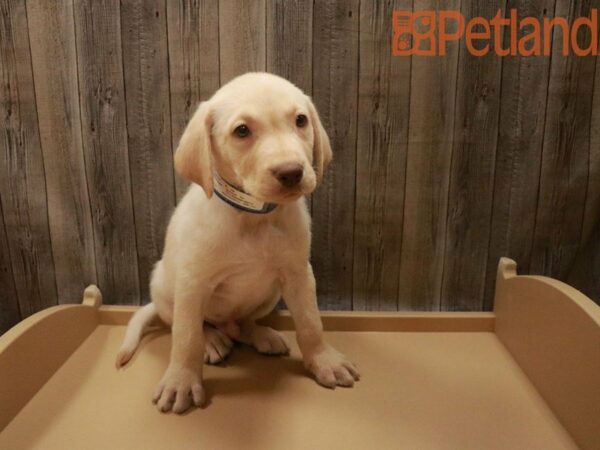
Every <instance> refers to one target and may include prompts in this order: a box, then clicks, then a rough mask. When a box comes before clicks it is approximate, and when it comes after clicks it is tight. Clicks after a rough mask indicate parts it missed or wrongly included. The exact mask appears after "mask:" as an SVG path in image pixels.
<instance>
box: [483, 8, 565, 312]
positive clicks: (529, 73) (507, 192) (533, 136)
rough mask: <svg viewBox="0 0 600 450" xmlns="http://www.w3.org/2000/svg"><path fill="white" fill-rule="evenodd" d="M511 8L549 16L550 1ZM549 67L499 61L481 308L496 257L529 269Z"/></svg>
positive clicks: (527, 59) (539, 62)
mask: <svg viewBox="0 0 600 450" xmlns="http://www.w3.org/2000/svg"><path fill="white" fill-rule="evenodd" d="M511 8H516V9H517V12H518V18H519V20H521V19H522V18H523V17H527V16H533V17H537V18H538V19H539V20H540V21H541V20H543V17H544V16H547V17H550V18H552V17H553V16H554V0H541V1H526V2H524V1H515V0H509V1H508V2H507V4H506V10H507V11H509V10H510V9H511ZM504 48H508V33H507V34H505V44H504ZM549 68H550V58H549V57H544V58H541V57H536V56H514V57H506V58H505V60H504V61H503V66H502V87H501V92H502V96H501V101H500V125H499V136H498V146H497V150H496V166H495V167H496V168H495V181H494V201H493V205H492V208H493V209H492V224H491V229H492V233H491V236H490V244H489V252H488V261H487V268H486V283H485V293H484V308H485V309H491V308H492V306H493V305H492V303H493V298H494V286H495V280H496V268H497V265H498V260H499V258H500V257H502V256H508V257H510V258H512V259H514V260H515V261H517V262H518V263H519V268H520V270H521V271H522V272H523V273H528V272H529V269H530V263H531V250H532V244H533V232H534V227H535V211H536V208H537V201H538V188H539V176H540V165H541V152H542V140H543V134H544V121H545V111H546V100H547V90H548V73H549Z"/></svg>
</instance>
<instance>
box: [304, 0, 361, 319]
mask: <svg viewBox="0 0 600 450" xmlns="http://www.w3.org/2000/svg"><path fill="white" fill-rule="evenodd" d="M313 15H314V20H313V47H314V48H315V51H314V52H313V99H314V102H315V105H316V107H317V109H318V111H319V113H320V115H321V120H322V121H323V125H324V127H325V129H326V130H327V132H328V134H329V138H330V140H331V146H332V148H333V163H332V164H331V166H330V168H329V171H328V172H327V174H326V175H325V178H324V181H323V184H322V185H321V186H319V187H317V190H316V192H315V193H314V194H313V199H312V212H313V242H312V249H313V250H312V262H313V267H314V271H315V276H316V279H317V293H318V296H319V304H320V305H321V306H322V307H324V308H327V309H351V308H352V274H353V268H352V264H353V235H354V192H355V171H356V121H357V107H358V71H357V65H358V52H359V40H358V26H359V25H358V21H359V15H360V11H359V2H358V1H352V0H348V1H343V2H335V3H334V2H317V3H315V4H314V12H313Z"/></svg>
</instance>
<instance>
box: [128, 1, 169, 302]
mask: <svg viewBox="0 0 600 450" xmlns="http://www.w3.org/2000/svg"><path fill="white" fill-rule="evenodd" d="M121 35H122V38H121V39H122V43H123V61H124V64H123V70H124V74H125V97H126V108H127V136H128V148H129V167H130V171H131V188H132V193H133V211H134V213H135V231H136V233H135V234H136V238H137V242H136V243H137V260H138V274H139V283H140V297H141V301H142V303H146V302H147V301H149V299H150V292H149V291H150V288H149V283H150V273H151V272H152V268H153V266H154V264H155V263H156V262H157V261H158V260H159V259H160V257H161V254H162V249H163V242H164V239H165V232H166V228H167V223H168V221H169V218H170V216H171V213H172V212H173V208H174V206H175V184H174V183H175V181H174V175H173V152H172V149H171V111H170V105H169V103H170V102H169V60H168V48H167V17H166V5H165V1H164V0H151V1H148V0H122V1H121Z"/></svg>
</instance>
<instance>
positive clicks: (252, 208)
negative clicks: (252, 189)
mask: <svg viewBox="0 0 600 450" xmlns="http://www.w3.org/2000/svg"><path fill="white" fill-rule="evenodd" d="M213 186H214V191H215V194H217V197H219V198H220V199H221V200H223V201H224V202H225V203H227V204H229V205H230V206H233V207H234V208H235V209H239V210H240V211H245V212H249V213H254V214H267V213H270V212H271V211H273V210H274V209H275V208H277V203H265V202H263V201H261V200H258V199H256V198H254V197H253V196H251V195H250V194H248V193H246V192H244V191H243V190H241V189H240V188H238V187H236V186H234V185H233V184H231V183H229V182H227V181H225V180H224V179H223V177H221V175H219V174H218V173H217V172H214V173H213Z"/></svg>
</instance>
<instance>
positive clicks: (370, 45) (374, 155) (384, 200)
mask: <svg viewBox="0 0 600 450" xmlns="http://www.w3.org/2000/svg"><path fill="white" fill-rule="evenodd" d="M411 9H412V1H410V0H401V1H398V0H396V1H390V0H388V1H385V2H380V1H376V0H372V1H365V0H363V1H362V2H361V5H360V64H359V80H360V81H359V96H358V123H357V127H358V130H357V144H356V145H357V152H356V166H357V167H356V212H355V215H354V238H353V241H354V263H353V309H356V310H376V311H377V310H391V311H393V310H396V309H397V308H398V281H399V263H400V244H401V240H402V231H401V229H402V220H403V210H404V184H405V181H406V179H405V169H406V152H407V141H408V118H409V107H410V65H411V58H410V57H393V56H392V49H391V46H390V41H391V40H390V26H391V17H392V12H393V11H394V10H411Z"/></svg>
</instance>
